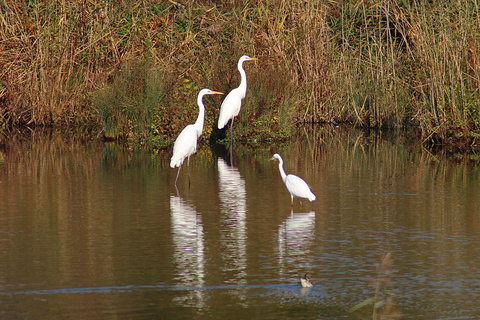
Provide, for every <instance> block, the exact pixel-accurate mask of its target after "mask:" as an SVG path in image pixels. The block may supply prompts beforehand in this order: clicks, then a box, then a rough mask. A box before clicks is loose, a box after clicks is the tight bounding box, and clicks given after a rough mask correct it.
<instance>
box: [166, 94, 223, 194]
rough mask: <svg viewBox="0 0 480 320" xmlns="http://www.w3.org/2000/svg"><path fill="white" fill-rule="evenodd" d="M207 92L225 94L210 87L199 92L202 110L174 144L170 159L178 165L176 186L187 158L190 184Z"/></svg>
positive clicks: (173, 164) (199, 105) (198, 98)
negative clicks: (192, 162)
mask: <svg viewBox="0 0 480 320" xmlns="http://www.w3.org/2000/svg"><path fill="white" fill-rule="evenodd" d="M207 94H223V93H221V92H216V91H212V90H210V89H202V90H200V92H199V93H198V97H197V104H198V108H199V109H200V111H199V112H198V118H197V121H195V123H194V124H189V125H188V126H186V127H185V128H184V129H183V130H182V132H181V133H180V135H179V136H178V138H177V140H175V144H174V145H173V155H172V160H171V161H170V167H171V168H175V167H178V172H177V178H176V179H175V186H176V185H177V180H178V175H179V174H180V169H181V168H182V164H183V161H184V160H185V158H188V159H187V165H188V185H189V186H190V156H191V155H192V154H194V153H195V152H197V139H198V138H199V137H200V136H201V135H202V131H203V123H204V121H205V106H204V105H203V96H204V95H207Z"/></svg>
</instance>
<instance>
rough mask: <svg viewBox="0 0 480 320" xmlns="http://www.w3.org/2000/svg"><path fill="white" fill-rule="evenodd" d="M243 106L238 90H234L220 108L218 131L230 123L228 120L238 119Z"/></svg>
mask: <svg viewBox="0 0 480 320" xmlns="http://www.w3.org/2000/svg"><path fill="white" fill-rule="evenodd" d="M241 106H242V98H241V97H240V92H239V90H237V89H233V90H232V91H230V93H229V94H228V95H227V96H226V97H225V100H223V102H222V106H221V107H220V116H219V117H218V129H222V128H223V127H225V125H226V124H227V123H228V120H230V119H232V118H233V117H236V116H237V115H238V113H239V112H240V107H241Z"/></svg>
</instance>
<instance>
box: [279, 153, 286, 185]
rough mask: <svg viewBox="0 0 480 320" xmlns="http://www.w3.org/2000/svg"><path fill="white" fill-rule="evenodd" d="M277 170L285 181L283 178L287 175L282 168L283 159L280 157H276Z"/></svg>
mask: <svg viewBox="0 0 480 320" xmlns="http://www.w3.org/2000/svg"><path fill="white" fill-rule="evenodd" d="M278 170H280V175H281V176H282V180H283V182H285V179H286V178H287V175H286V174H285V170H283V159H282V158H280V159H278Z"/></svg>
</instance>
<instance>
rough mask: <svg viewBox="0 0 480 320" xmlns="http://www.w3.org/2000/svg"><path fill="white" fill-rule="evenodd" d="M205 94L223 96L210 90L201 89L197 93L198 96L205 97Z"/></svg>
mask: <svg viewBox="0 0 480 320" xmlns="http://www.w3.org/2000/svg"><path fill="white" fill-rule="evenodd" d="M206 94H223V93H222V92H217V91H212V90H210V89H202V90H200V92H199V93H198V95H202V96H204V95H206Z"/></svg>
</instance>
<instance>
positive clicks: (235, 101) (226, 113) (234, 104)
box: [218, 56, 258, 142]
mask: <svg viewBox="0 0 480 320" xmlns="http://www.w3.org/2000/svg"><path fill="white" fill-rule="evenodd" d="M251 60H258V59H257V58H250V57H249V56H242V57H241V58H240V60H238V65H237V68H238V71H239V72H240V77H241V80H240V85H239V86H238V88H235V89H233V90H232V91H230V93H229V94H227V96H226V97H225V100H223V103H222V106H221V107H220V116H219V117H218V129H223V127H225V125H226V124H227V123H228V121H229V120H230V119H232V123H231V124H230V142H231V141H232V139H233V118H235V117H236V116H237V115H238V113H239V112H240V108H241V107H242V100H243V98H245V95H246V94H247V75H246V73H245V70H243V63H244V62H245V61H251Z"/></svg>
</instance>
